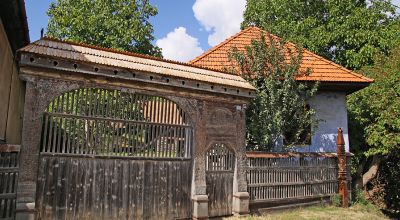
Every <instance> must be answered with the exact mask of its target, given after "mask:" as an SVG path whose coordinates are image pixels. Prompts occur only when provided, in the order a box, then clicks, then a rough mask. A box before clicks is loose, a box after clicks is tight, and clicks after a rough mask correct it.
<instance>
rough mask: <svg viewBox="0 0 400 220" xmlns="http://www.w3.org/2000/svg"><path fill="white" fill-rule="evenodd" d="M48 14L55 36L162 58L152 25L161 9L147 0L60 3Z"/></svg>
mask: <svg viewBox="0 0 400 220" xmlns="http://www.w3.org/2000/svg"><path fill="white" fill-rule="evenodd" d="M47 14H48V15H49V17H50V20H49V24H48V27H47V35H49V36H51V37H56V38H60V39H68V40H72V41H78V42H84V43H89V44H94V45H100V46H104V47H108V48H114V49H119V50H125V51H130V52H136V53H143V54H149V55H156V56H161V49H160V48H158V47H156V46H153V45H152V44H151V41H152V40H153V39H154V37H153V35H152V33H153V27H152V25H151V23H150V22H149V18H150V17H151V16H155V15H156V14H157V8H155V7H154V6H152V5H150V4H149V1H147V0H137V1H130V0H56V1H55V2H53V3H51V5H50V8H49V10H48V11H47Z"/></svg>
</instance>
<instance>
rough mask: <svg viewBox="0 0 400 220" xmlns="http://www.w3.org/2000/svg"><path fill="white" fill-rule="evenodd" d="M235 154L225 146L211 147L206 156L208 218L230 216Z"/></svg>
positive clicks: (216, 145)
mask: <svg viewBox="0 0 400 220" xmlns="http://www.w3.org/2000/svg"><path fill="white" fill-rule="evenodd" d="M234 170H235V153H234V152H233V151H232V150H230V149H229V148H228V147H227V146H226V145H225V144H215V145H213V146H212V147H211V148H210V149H209V150H208V151H207V154H206V184H207V195H208V201H209V202H208V214H209V216H210V217H215V216H226V215H231V214H232V195H233V175H234Z"/></svg>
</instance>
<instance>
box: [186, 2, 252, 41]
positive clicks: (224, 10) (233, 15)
mask: <svg viewBox="0 0 400 220" xmlns="http://www.w3.org/2000/svg"><path fill="white" fill-rule="evenodd" d="M245 7H246V0H196V2H195V3H194V5H193V12H194V16H195V17H196V19H197V20H198V21H199V22H200V23H201V25H203V26H204V28H205V29H206V31H208V32H211V34H210V35H209V36H208V44H209V45H210V46H215V45H217V44H219V43H221V41H223V40H225V39H226V38H228V37H230V36H232V35H234V34H235V33H237V32H239V31H240V23H241V22H242V21H243V12H244V9H245Z"/></svg>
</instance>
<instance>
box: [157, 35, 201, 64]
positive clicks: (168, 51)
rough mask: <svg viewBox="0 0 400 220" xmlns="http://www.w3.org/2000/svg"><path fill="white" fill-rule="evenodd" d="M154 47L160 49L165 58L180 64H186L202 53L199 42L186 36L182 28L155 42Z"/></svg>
mask: <svg viewBox="0 0 400 220" xmlns="http://www.w3.org/2000/svg"><path fill="white" fill-rule="evenodd" d="M156 45H157V46H158V47H160V48H162V54H163V56H164V57H165V58H167V59H171V60H177V61H181V62H187V61H189V60H191V59H193V58H195V57H196V56H198V55H200V54H202V53H203V52H204V50H203V49H201V47H200V46H199V45H200V43H199V40H198V39H197V38H195V37H192V36H190V35H189V34H187V33H186V28H184V27H178V28H175V30H174V31H172V32H169V33H168V34H167V36H166V37H164V38H161V39H159V40H157V41H156Z"/></svg>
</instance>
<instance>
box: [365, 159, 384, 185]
mask: <svg viewBox="0 0 400 220" xmlns="http://www.w3.org/2000/svg"><path fill="white" fill-rule="evenodd" d="M381 161H382V158H381V156H380V155H374V156H372V162H371V165H370V167H369V169H368V171H367V172H366V173H364V175H363V177H362V186H363V188H365V186H366V185H367V183H369V182H370V181H371V180H373V179H374V178H375V177H376V175H377V174H378V169H379V164H380V163H381Z"/></svg>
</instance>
